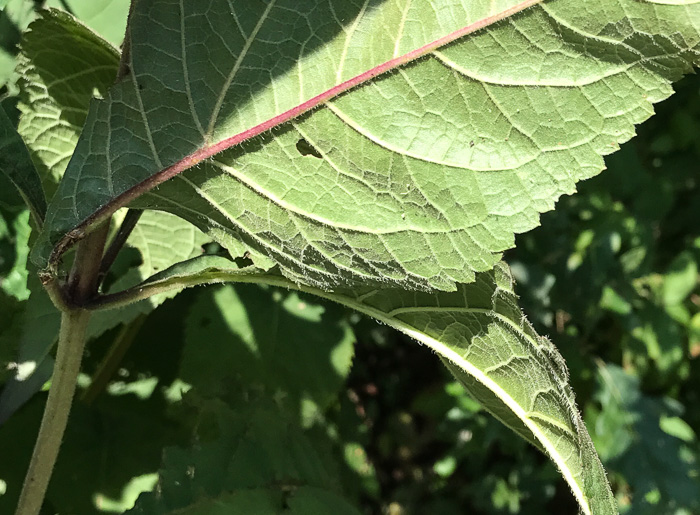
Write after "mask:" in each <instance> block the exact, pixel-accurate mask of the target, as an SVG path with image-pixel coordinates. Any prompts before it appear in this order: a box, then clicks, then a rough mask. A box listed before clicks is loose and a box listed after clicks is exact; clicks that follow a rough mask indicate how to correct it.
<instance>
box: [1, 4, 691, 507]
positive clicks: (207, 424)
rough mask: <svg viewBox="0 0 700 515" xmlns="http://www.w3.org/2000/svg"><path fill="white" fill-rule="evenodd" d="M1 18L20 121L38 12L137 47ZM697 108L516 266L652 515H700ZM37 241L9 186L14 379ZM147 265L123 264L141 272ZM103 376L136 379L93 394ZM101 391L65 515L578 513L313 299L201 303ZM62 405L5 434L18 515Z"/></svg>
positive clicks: (60, 476)
mask: <svg viewBox="0 0 700 515" xmlns="http://www.w3.org/2000/svg"><path fill="white" fill-rule="evenodd" d="M0 3H6V4H7V5H6V7H5V9H4V11H2V14H1V15H0V101H1V102H2V105H3V107H4V108H5V110H6V111H7V112H8V113H9V114H11V116H13V117H14V118H15V119H16V117H17V114H18V113H17V112H16V110H15V109H14V106H15V104H16V95H17V88H16V83H15V81H16V77H15V76H14V74H13V68H14V58H15V55H16V53H17V46H16V45H17V43H18V42H19V38H20V34H21V32H22V31H23V30H24V29H25V28H26V26H27V24H28V23H29V22H30V21H31V19H32V18H33V16H34V12H35V9H36V8H38V7H41V6H49V5H50V6H54V7H59V8H63V9H66V10H69V11H71V12H73V13H74V14H75V15H76V16H78V17H79V18H81V19H82V20H83V21H84V22H86V23H87V24H88V25H90V26H91V27H92V28H93V29H94V30H96V31H97V32H99V33H101V34H102V35H103V36H104V37H106V38H107V39H108V40H110V41H112V42H113V43H115V44H116V43H118V42H119V40H120V38H121V34H122V33H123V25H118V23H117V22H116V20H124V19H125V13H126V10H127V9H128V1H126V0H111V1H110V0H90V2H87V1H78V0H73V1H69V0H55V1H48V2H38V1H30V0H7V1H6V2H0ZM676 89H677V93H676V95H674V96H673V97H672V98H671V99H670V100H668V101H666V102H664V103H663V104H660V105H659V106H658V107H657V111H658V114H657V115H656V116H654V117H653V118H652V119H651V120H650V121H648V122H647V123H645V124H644V125H642V126H641V127H639V130H638V132H639V135H638V137H636V138H635V139H634V140H633V141H631V142H629V143H627V144H626V145H624V146H623V147H622V148H621V149H620V150H619V151H618V152H616V153H615V154H613V155H611V156H609V157H608V158H607V160H606V161H607V165H608V170H607V171H605V172H604V173H603V174H601V175H600V176H598V177H596V178H594V179H591V180H589V181H587V182H585V183H582V184H580V187H579V192H578V193H577V194H575V195H573V196H570V197H565V198H563V199H561V200H560V202H559V203H558V204H557V209H556V211H555V212H551V213H548V214H545V215H544V216H543V217H542V225H541V227H539V228H538V229H536V230H534V231H531V232H530V233H527V234H524V235H521V236H519V237H518V239H517V247H516V248H515V249H513V250H511V251H509V252H508V253H507V255H506V258H507V260H508V262H509V263H510V265H511V267H512V269H513V273H514V275H515V277H516V280H517V290H516V291H517V292H518V294H519V295H520V299H521V306H522V308H523V310H524V311H525V313H526V314H527V316H528V317H529V318H530V320H531V321H532V322H533V323H534V324H535V326H536V328H537V330H538V331H539V332H540V333H541V334H548V335H549V336H550V338H551V339H552V340H553V341H554V343H555V344H556V345H557V347H558V348H559V349H560V351H561V353H562V354H563V355H564V357H565V359H566V361H567V363H568V366H569V369H570V372H571V382H572V384H573V388H574V390H575V392H576V394H577V398H578V402H579V406H580V409H581V410H582V411H583V414H584V418H585V421H586V424H587V426H588V429H589V431H590V432H591V435H592V437H593V440H594V442H595V445H596V448H597V449H598V452H599V453H600V456H601V459H602V460H603V463H604V464H605V466H606V469H607V470H608V473H609V477H610V480H611V482H612V485H613V489H614V491H615V493H616V496H617V499H618V501H619V506H620V511H621V512H622V513H626V514H635V515H636V514H654V515H666V514H668V515H682V514H688V515H689V514H696V513H700V478H699V477H698V459H699V457H700V446H699V444H698V438H697V434H698V432H699V431H700V410H697V409H695V406H697V404H698V400H699V399H698V396H699V390H700V363H699V360H698V356H700V287H699V281H698V279H699V274H698V267H699V264H700V187H699V181H700V77H698V76H696V75H694V76H689V77H687V78H686V79H684V80H683V81H682V82H680V83H678V84H677V86H676ZM29 238H30V228H29V222H28V213H27V211H26V210H25V209H24V208H23V206H22V204H21V199H20V198H19V196H18V195H17V194H16V192H15V191H14V190H13V189H12V187H11V185H10V184H9V183H7V182H5V181H4V179H3V176H1V175H0V328H1V330H0V363H10V362H12V360H13V359H14V356H15V352H16V348H15V346H14V341H15V340H16V334H15V333H16V330H17V329H16V324H15V325H13V324H12V321H13V320H15V319H16V318H17V317H18V316H19V314H20V313H21V312H22V311H23V310H24V309H25V305H26V302H27V298H28V297H29V295H30V292H31V290H32V289H36V287H37V286H36V285H34V284H33V283H32V281H31V280H30V281H29V285H28V272H27V269H26V258H27V248H28V241H29ZM127 254H128V253H127ZM131 258H132V259H131V261H127V260H123V261H122V262H121V263H118V264H117V266H116V267H115V268H116V269H117V270H122V271H124V270H128V269H129V268H130V267H131V268H134V267H137V266H138V264H139V263H138V262H136V263H134V262H133V255H131ZM115 353H116V355H119V354H123V357H121V358H120V359H119V360H117V361H115ZM105 362H106V363H109V364H110V366H113V367H114V368H116V371H115V373H114V375H113V376H111V377H108V378H107V380H103V379H100V380H99V381H97V380H93V379H91V377H93V378H95V377H97V375H96V371H97V370H98V369H100V368H101V367H102V366H103V365H102V364H103V363H105ZM9 373H10V371H9V370H7V369H6V367H5V366H3V368H2V371H0V381H2V380H6V379H7V377H8V376H9ZM79 395H80V396H81V399H79V400H78V402H76V404H75V408H74V412H73V413H72V419H71V422H70V424H69V427H68V433H67V437H66V440H65V443H64V445H63V448H62V450H61V455H60V458H59V463H58V465H57V470H56V473H55V474H54V479H53V481H52V484H51V486H50V489H49V494H48V506H47V507H48V508H49V511H47V513H49V512H51V513H54V512H59V513H81V514H90V513H105V512H112V513H122V512H124V511H126V510H129V509H130V508H131V507H132V506H133V505H134V502H135V500H136V498H137V497H138V495H139V493H141V492H148V491H150V490H154V489H155V490H154V492H152V493H147V494H144V495H142V496H141V498H139V500H138V502H137V503H136V507H135V508H133V513H143V514H149V515H150V514H159V513H172V512H173V511H175V510H186V511H178V513H192V514H194V513H215V512H214V511H212V510H214V507H213V506H214V505H213V504H211V503H219V505H225V506H227V507H228V509H229V511H227V512H226V513H231V512H235V511H231V510H238V512H241V513H268V512H270V511H269V510H271V509H272V508H270V507H271V506H280V505H283V506H285V508H286V511H288V512H289V513H300V514H309V513H331V512H338V513H349V514H350V513H366V514H374V513H386V514H391V515H399V514H423V513H435V514H444V515H451V514H462V513H472V514H515V513H521V514H533V515H534V514H542V513H556V514H568V513H571V514H574V513H576V511H577V508H576V506H575V504H574V502H573V498H572V496H571V495H570V493H569V492H568V489H567V487H566V485H565V484H564V482H563V481H562V480H561V479H560V477H559V475H558V473H557V471H556V470H555V469H554V467H553V466H552V464H551V463H550V462H549V461H548V460H547V459H546V458H545V457H544V456H543V455H541V454H540V453H539V452H538V451H536V450H535V449H534V448H532V447H531V446H529V445H528V444H526V443H525V442H524V441H521V440H520V439H518V438H517V437H515V436H514V435H513V434H512V433H511V432H510V431H509V430H508V429H506V428H505V427H504V426H502V425H501V424H500V423H499V422H497V421H496V420H495V419H493V418H492V417H491V416H490V415H489V414H488V413H486V412H485V411H484V410H483V409H481V408H480V406H479V404H478V403H476V402H475V401H473V400H472V399H471V398H469V396H467V395H466V394H465V393H464V391H463V390H462V388H461V387H460V386H459V385H458V384H457V383H456V382H455V381H454V380H453V379H452V378H451V376H450V375H449V373H448V372H447V371H446V370H445V369H444V367H443V366H442V365H441V363H440V362H439V360H438V359H437V358H436V357H435V356H433V355H431V353H430V351H429V350H427V349H425V348H422V347H420V346H418V345H416V344H415V343H414V342H411V341H409V340H408V339H407V338H406V337H404V336H402V335H400V334H397V333H395V332H393V331H392V330H390V329H389V328H387V327H384V326H380V325H378V324H376V323H374V322H373V321H371V320H368V319H365V318H363V317H360V316H358V315H356V314H353V313H350V312H348V311H346V310H344V309H343V308H341V307H338V306H335V305H331V304H328V303H326V302H323V301H320V300H319V299H316V298H312V297H308V296H304V295H299V294H296V293H293V292H288V291H284V290H278V289H275V288H264V287H257V286H250V285H248V286H230V285H228V286H219V287H210V288H198V289H194V290H188V291H185V292H184V293H182V294H180V295H178V296H177V297H176V298H174V299H172V300H169V301H167V302H165V303H164V304H162V305H161V306H159V307H158V308H157V309H155V310H154V311H152V312H151V313H149V314H148V315H142V316H141V317H139V318H137V319H136V320H134V321H132V322H130V323H129V324H127V325H126V326H122V327H117V328H114V329H111V330H109V331H106V332H104V333H103V334H101V335H100V336H99V337H97V338H96V339H95V340H94V341H93V342H91V344H90V345H89V348H88V351H87V355H86V361H85V364H84V374H83V375H82V377H81V391H80V392H79ZM44 401H45V392H42V393H40V394H37V395H35V396H34V397H33V398H32V399H31V400H30V401H29V402H28V403H27V404H26V405H24V406H23V407H22V408H21V409H20V410H19V411H17V412H16V413H15V414H14V415H13V416H12V417H11V418H10V420H8V421H7V422H6V423H4V424H3V425H2V426H0V456H1V457H2V459H0V513H10V512H11V511H12V507H13V506H14V504H15V502H16V498H17V495H18V492H19V486H20V484H21V480H22V477H23V474H24V471H25V467H26V464H27V463H28V459H29V455H30V453H31V449H32V445H33V442H34V438H35V436H36V432H37V429H38V424H39V419H40V415H41V411H42V408H43V403H44ZM156 485H157V486H156ZM208 503H209V504H208ZM222 503H223V504H222ZM193 507H195V508H193Z"/></svg>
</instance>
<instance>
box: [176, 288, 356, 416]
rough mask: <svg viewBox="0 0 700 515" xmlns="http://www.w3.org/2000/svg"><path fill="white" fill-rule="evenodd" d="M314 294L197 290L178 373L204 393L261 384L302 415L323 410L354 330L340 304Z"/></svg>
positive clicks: (334, 391)
mask: <svg viewBox="0 0 700 515" xmlns="http://www.w3.org/2000/svg"><path fill="white" fill-rule="evenodd" d="M319 301H320V299H318V298H317V297H310V296H308V295H304V296H302V297H300V296H299V294H298V293H297V292H288V291H286V290H280V289H276V288H261V287H259V286H254V285H238V286H236V287H235V288H234V287H233V286H230V285H228V286H225V287H222V288H217V289H216V290H214V291H211V292H210V291H207V292H203V294H202V295H201V296H200V297H199V298H198V300H197V301H196V302H195V303H194V305H193V306H192V312H191V313H190V316H189V317H188V320H187V324H186V326H187V331H186V335H185V338H186V339H185V347H184V349H183V351H182V364H181V368H180V378H181V379H182V380H184V381H185V382H187V383H190V384H192V386H194V387H195V388H196V391H197V392H199V393H200V394H202V395H207V396H209V395H211V396H217V395H224V394H225V392H226V391H227V389H228V388H230V387H231V385H232V384H238V385H240V387H245V386H250V385H257V386H262V387H264V388H265V390H266V391H267V392H269V393H270V394H271V395H272V394H275V393H278V392H279V393H283V394H284V395H285V398H286V400H287V402H290V401H291V403H292V404H293V406H292V408H293V409H294V410H295V411H297V412H299V410H300V408H301V409H303V410H304V413H303V414H302V415H303V417H304V418H306V419H308V418H309V417H310V416H313V415H314V414H315V413H316V412H317V411H318V410H320V411H323V410H325V409H326V408H327V407H328V406H329V405H330V404H331V403H332V402H333V401H334V400H335V399H336V398H337V396H338V391H339V390H340V388H341V386H342V385H343V383H344V381H345V378H346V377H347V374H348V372H349V371H350V366H351V364H352V357H353V344H354V339H355V338H354V335H353V333H352V330H351V329H350V327H349V324H348V322H347V320H346V319H345V317H344V310H343V309H342V308H340V307H339V306H337V305H335V304H332V303H328V302H325V303H324V302H319ZM294 405H296V406H294Z"/></svg>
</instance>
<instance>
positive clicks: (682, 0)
mask: <svg viewBox="0 0 700 515" xmlns="http://www.w3.org/2000/svg"><path fill="white" fill-rule="evenodd" d="M646 1H647V2H650V3H652V4H661V5H692V4H697V3H700V0H646Z"/></svg>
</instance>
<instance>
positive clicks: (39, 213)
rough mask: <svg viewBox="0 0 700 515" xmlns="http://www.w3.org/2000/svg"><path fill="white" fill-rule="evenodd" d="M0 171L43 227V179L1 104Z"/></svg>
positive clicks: (44, 208)
mask: <svg viewBox="0 0 700 515" xmlns="http://www.w3.org/2000/svg"><path fill="white" fill-rule="evenodd" d="M0 171H1V172H3V173H4V174H5V175H6V176H7V177H8V178H9V179H10V181H12V184H14V185H15V187H16V188H17V190H18V191H19V194H20V195H21V196H22V199H23V200H24V202H25V203H26V204H27V207H28V208H29V209H30V211H31V213H32V216H33V217H34V220H35V223H36V224H37V226H38V227H41V225H42V223H43V221H44V217H45V216H46V197H45V196H44V190H43V189H42V187H41V179H40V178H39V174H38V173H37V171H36V168H34V165H33V164H32V160H31V158H30V157H29V152H28V151H27V147H26V146H24V142H23V141H22V138H21V137H20V135H19V134H18V133H17V131H16V130H15V128H14V126H13V125H12V122H11V121H10V119H9V118H8V116H7V114H6V113H5V110H4V109H3V108H2V106H0Z"/></svg>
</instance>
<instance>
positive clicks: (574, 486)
mask: <svg viewBox="0 0 700 515" xmlns="http://www.w3.org/2000/svg"><path fill="white" fill-rule="evenodd" d="M227 281H231V282H253V283H264V284H271V285H275V286H281V287H286V288H290V289H297V290H300V291H304V292H307V293H311V294H314V295H318V296H320V297H323V298H326V299H329V300H332V301H335V302H338V303H340V304H343V305H345V306H348V307H350V308H352V309H355V310H357V311H359V312H360V313H364V314H365V315H368V316H370V317H372V318H374V319H376V320H379V321H380V322H382V323H384V324H386V325H388V326H390V327H393V328H394V329H396V330H398V331H401V332H402V333H404V334H406V335H408V336H410V337H411V338H413V339H414V340H416V341H417V342H420V343H422V344H424V345H426V346H428V347H429V348H430V349H432V350H433V351H434V352H436V353H437V354H438V356H439V357H440V358H441V359H442V360H443V361H445V363H446V365H447V366H448V368H449V369H450V371H451V372H452V373H453V374H454V375H455V377H456V378H457V379H458V380H459V381H460V382H461V383H462V384H463V386H465V388H466V389H467V390H468V391H469V392H470V393H471V394H472V395H473V396H474V397H475V398H477V400H479V401H480V402H481V403H482V404H483V405H484V407H485V408H487V409H488V410H489V411H490V412H491V413H492V414H494V415H495V416H496V417H497V418H498V419H499V420H501V421H502V422H504V423H505V424H506V425H507V426H508V427H510V428H511V429H513V430H514V431H515V432H516V433H518V434H520V435H521V436H522V437H523V438H525V439H526V440H528V441H530V442H531V443H533V444H535V445H536V446H537V447H539V448H540V449H541V450H542V451H543V452H545V453H546V454H547V455H548V456H549V457H550V459H552V461H553V462H554V463H555V465H556V466H557V467H558V468H559V470H560V472H561V473H562V476H563V477H564V479H565V480H566V481H567V483H568V484H569V486H570V488H571V490H572V492H573V493H574V496H575V497H576V500H577V502H578V503H579V505H580V506H581V509H582V510H583V511H584V513H587V514H596V515H598V514H615V513H617V508H616V504H615V501H614V499H613V497H612V493H611V491H610V487H609V486H608V483H607V479H606V476H605V471H604V470H603V467H602V465H601V463H600V460H599V459H598V456H597V454H596V451H595V448H594V447H593V444H592V442H591V439H590V436H589V435H588V432H587V430H586V427H585V425H584V423H583V421H582V420H581V416H580V414H579V412H578V409H577V408H576V403H575V400H574V395H573V392H572V390H571V387H570V386H569V384H568V372H567V370H566V365H565V364H564V362H563V359H562V358H561V356H560V354H559V352H558V351H557V349H556V347H554V345H553V344H552V343H551V342H549V341H548V340H547V339H546V338H542V337H540V336H539V335H537V333H536V332H535V331H534V329H533V328H532V326H531V325H530V324H529V323H528V322H527V321H526V320H525V318H524V316H523V314H522V312H521V311H520V309H519V307H518V305H517V300H516V297H515V294H514V293H513V290H512V278H511V276H510V272H509V270H508V267H507V265H505V264H504V263H502V262H501V263H499V264H498V266H496V268H495V269H494V270H492V271H490V272H485V273H481V274H477V276H476V280H475V281H474V282H473V283H470V284H460V285H458V289H457V290H456V291H453V292H433V293H428V292H409V291H405V290H401V289H398V288H391V287H378V288H377V287H372V286H369V287H367V286H365V287H360V288H358V289H355V290H352V289H348V288H345V289H339V290H336V291H333V292H328V291H323V290H319V289H317V288H313V287H308V286H303V285H299V284H296V283H293V282H291V281H289V280H288V279H286V278H284V277H282V276H281V275H279V274H275V273H270V272H269V271H262V270H259V269H255V268H254V267H249V268H237V267H236V266H235V265H233V263H232V262H231V261H229V260H227V259H225V258H222V257H218V256H203V257H200V258H195V259H192V260H190V261H187V262H183V263H179V264H177V265H175V266H173V267H171V268H170V269H168V270H166V271H163V272H161V273H160V274H157V275H156V276H154V277H152V278H151V279H149V280H148V281H146V282H145V283H143V284H141V285H139V286H138V287H137V288H135V289H134V291H133V292H130V294H134V293H135V292H136V291H138V292H139V294H141V295H149V290H150V289H151V288H153V289H156V290H157V289H159V288H162V289H164V290H165V289H170V288H175V289H181V288H183V287H188V286H193V285H195V284H204V283H219V282H227ZM117 299H118V296H115V297H113V298H112V299H110V300H112V301H114V300H117ZM104 300H107V299H104Z"/></svg>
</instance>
